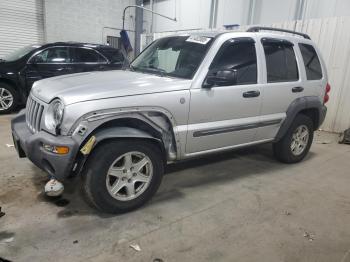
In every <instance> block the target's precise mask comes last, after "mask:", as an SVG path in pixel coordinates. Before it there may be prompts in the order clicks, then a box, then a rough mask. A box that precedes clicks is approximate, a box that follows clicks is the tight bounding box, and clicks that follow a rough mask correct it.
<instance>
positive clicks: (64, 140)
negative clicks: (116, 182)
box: [11, 110, 79, 180]
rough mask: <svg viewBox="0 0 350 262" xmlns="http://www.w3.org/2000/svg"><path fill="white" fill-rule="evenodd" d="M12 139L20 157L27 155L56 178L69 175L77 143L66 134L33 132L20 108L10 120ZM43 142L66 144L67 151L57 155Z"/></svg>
mask: <svg viewBox="0 0 350 262" xmlns="http://www.w3.org/2000/svg"><path fill="white" fill-rule="evenodd" d="M11 129H12V136H13V141H14V144H15V147H16V150H17V152H18V155H19V157H20V158H23V157H27V158H28V159H29V160H30V161H32V162H33V163H34V164H35V165H36V166H38V167H39V168H40V169H42V170H44V171H46V172H47V173H48V174H50V175H51V176H53V177H55V178H56V179H58V180H64V179H65V178H66V177H67V176H69V175H70V173H71V171H72V169H73V166H74V162H75V158H76V155H77V152H78V150H79V145H78V144H77V143H76V142H75V141H74V140H73V139H72V138H71V137H67V136H54V135H51V134H49V133H47V132H45V131H40V132H38V133H35V134H33V133H32V132H31V131H30V130H29V128H28V127H27V124H26V121H25V110H22V111H21V112H20V113H19V114H18V115H17V116H16V117H15V118H14V119H13V120H12V122H11ZM43 144H48V145H55V146H68V147H69V152H68V153H67V154H65V155H58V154H55V153H52V152H49V151H47V150H45V149H44V148H43Z"/></svg>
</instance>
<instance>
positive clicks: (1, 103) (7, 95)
mask: <svg viewBox="0 0 350 262" xmlns="http://www.w3.org/2000/svg"><path fill="white" fill-rule="evenodd" d="M12 105H13V95H12V94H11V92H10V91H8V90H7V89H5V88H0V111H4V110H7V109H9V108H10V107H11V106H12Z"/></svg>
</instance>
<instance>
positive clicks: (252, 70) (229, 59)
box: [209, 38, 258, 85]
mask: <svg viewBox="0 0 350 262" xmlns="http://www.w3.org/2000/svg"><path fill="white" fill-rule="evenodd" d="M209 69H232V70H234V71H236V72H237V82H236V85H247V84H256V83H257V75H258V73H257V60H256V50H255V42H254V40H253V39H251V38H247V39H231V40H228V41H227V42H225V43H224V44H223V45H222V46H221V48H220V50H219V51H218V53H217V55H216V56H215V58H214V60H213V62H212V64H211V65H210V68H209Z"/></svg>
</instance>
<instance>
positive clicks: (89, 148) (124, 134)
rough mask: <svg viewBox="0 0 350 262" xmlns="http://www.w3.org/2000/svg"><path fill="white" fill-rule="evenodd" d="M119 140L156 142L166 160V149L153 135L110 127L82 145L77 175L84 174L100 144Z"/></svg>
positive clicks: (92, 136) (141, 131)
mask: <svg viewBox="0 0 350 262" xmlns="http://www.w3.org/2000/svg"><path fill="white" fill-rule="evenodd" d="M118 138H129V139H130V138H134V139H149V140H151V141H154V142H155V143H158V144H159V145H160V148H161V150H162V152H163V153H164V154H163V156H164V161H165V160H166V159H165V149H164V146H163V143H162V141H161V140H160V139H158V138H156V137H154V136H152V135H151V134H149V133H147V132H145V131H143V130H139V129H136V128H132V127H123V126H117V127H108V128H104V129H101V130H98V131H97V132H95V133H93V134H92V135H91V136H90V137H89V138H88V139H87V140H86V141H85V142H84V143H82V144H81V145H80V153H81V156H83V157H82V158H80V160H78V158H77V160H78V168H77V170H76V171H75V173H76V174H80V173H81V172H82V170H83V168H84V166H85V163H86V161H87V160H88V158H89V156H90V154H91V153H92V152H93V150H94V149H95V148H96V147H97V146H98V145H99V144H101V143H102V142H103V141H106V140H108V139H118Z"/></svg>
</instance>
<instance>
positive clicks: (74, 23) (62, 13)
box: [45, 0, 135, 46]
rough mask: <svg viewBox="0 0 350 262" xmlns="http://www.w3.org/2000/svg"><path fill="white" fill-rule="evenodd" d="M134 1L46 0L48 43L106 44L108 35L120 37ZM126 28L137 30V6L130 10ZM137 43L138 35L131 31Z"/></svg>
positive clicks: (130, 34) (132, 37) (132, 38)
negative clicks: (123, 20) (125, 10)
mask: <svg viewBox="0 0 350 262" xmlns="http://www.w3.org/2000/svg"><path fill="white" fill-rule="evenodd" d="M130 4H135V1H134V0H45V33H46V41H47V42H55V41H78V42H91V43H106V36H107V35H110V36H119V32H120V30H115V29H106V28H105V29H104V27H113V28H119V29H121V28H122V13H123V9H124V7H125V6H127V5H130ZM126 14H127V15H126V29H131V30H135V22H134V21H135V9H134V8H131V9H128V10H127V13H126ZM129 36H130V38H131V39H130V41H132V42H131V43H132V45H133V46H134V34H133V33H130V32H129Z"/></svg>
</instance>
